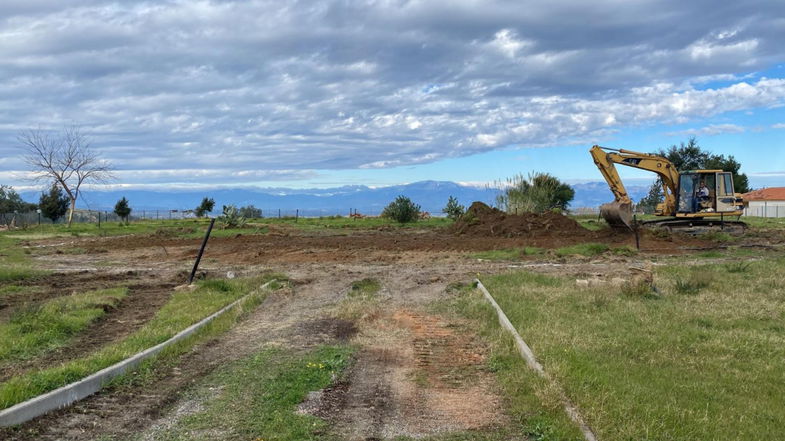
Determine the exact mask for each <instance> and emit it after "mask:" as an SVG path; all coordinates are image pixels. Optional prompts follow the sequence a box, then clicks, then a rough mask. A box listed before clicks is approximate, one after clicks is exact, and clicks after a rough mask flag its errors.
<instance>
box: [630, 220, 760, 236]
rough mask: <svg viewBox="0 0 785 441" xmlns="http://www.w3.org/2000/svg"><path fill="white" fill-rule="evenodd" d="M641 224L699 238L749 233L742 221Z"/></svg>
mask: <svg viewBox="0 0 785 441" xmlns="http://www.w3.org/2000/svg"><path fill="white" fill-rule="evenodd" d="M639 224H640V225H641V226H642V227H644V228H650V229H654V230H664V231H667V232H669V233H671V232H673V233H684V234H690V235H693V236H697V235H699V234H705V233H711V232H722V233H727V234H730V235H731V236H741V235H743V234H744V233H745V232H746V231H747V224H746V223H744V222H741V221H727V220H721V219H700V218H694V219H661V220H660V219H658V220H652V221H643V222H639Z"/></svg>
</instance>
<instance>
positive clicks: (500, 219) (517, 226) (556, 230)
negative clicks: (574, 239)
mask: <svg viewBox="0 0 785 441" xmlns="http://www.w3.org/2000/svg"><path fill="white" fill-rule="evenodd" d="M451 229H452V230H451V231H452V232H453V233H455V234H465V235H471V236H495V237H516V236H528V237H534V236H556V235H567V236H576V235H584V234H587V233H589V231H588V230H586V229H585V228H583V227H581V226H580V224H578V222H576V221H575V220H573V219H570V218H569V217H567V216H564V215H562V214H559V213H554V212H546V213H523V214H507V213H505V212H503V211H501V210H499V209H497V208H493V207H489V206H488V205H486V204H483V203H482V202H475V203H473V204H472V205H471V207H469V209H468V210H466V213H465V214H464V215H463V216H461V218H460V219H458V221H456V222H455V224H453V225H452V227H451Z"/></svg>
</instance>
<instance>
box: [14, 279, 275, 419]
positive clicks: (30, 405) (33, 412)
mask: <svg viewBox="0 0 785 441" xmlns="http://www.w3.org/2000/svg"><path fill="white" fill-rule="evenodd" d="M273 282H274V280H271V281H269V282H267V283H265V284H264V285H262V286H261V288H260V289H265V288H267V287H268V286H269V285H270V284H271V283H273ZM251 295H252V294H247V295H245V296H243V297H241V298H239V299H237V300H235V301H234V302H232V303H230V304H229V305H227V306H225V307H223V308H221V310H219V311H218V312H215V313H213V314H211V315H209V316H207V317H205V318H203V319H202V320H200V321H199V322H197V323H195V324H193V325H191V326H189V327H187V328H185V329H184V330H182V331H180V332H178V333H177V334H175V335H174V337H172V338H170V339H169V340H166V341H165V342H163V343H159V344H157V345H155V346H153V347H151V348H148V349H145V350H144V351H142V352H139V353H137V354H136V355H133V356H131V357H129V358H126V359H125V360H123V361H121V362H119V363H116V364H114V365H112V366H109V367H107V368H104V369H101V370H100V371H98V372H96V373H94V374H92V375H90V376H88V377H85V378H83V379H81V380H79V381H77V382H74V383H71V384H68V385H65V386H63V387H61V388H59V389H55V390H53V391H51V392H47V393H45V394H43V395H39V396H37V397H35V398H31V399H29V400H27V401H23V402H21V403H18V404H15V405H13V406H11V407H9V408H7V409H4V410H1V411H0V427H8V426H14V425H17V424H22V423H24V422H26V421H29V420H31V419H33V418H36V417H38V416H41V415H43V414H45V413H47V412H49V411H52V410H55V409H59V408H62V407H66V406H68V405H70V404H72V403H74V402H76V401H79V400H81V399H83V398H86V397H88V396H90V395H92V394H94V393H96V392H98V391H99V390H101V388H102V387H103V386H104V385H106V384H107V383H108V382H109V381H111V380H112V379H113V378H115V377H118V376H120V375H122V374H124V373H125V372H126V371H128V370H130V369H133V368H135V367H136V366H138V365H139V363H141V362H143V361H145V360H147V359H148V358H151V357H153V356H155V355H156V354H158V353H159V352H161V351H162V350H163V349H164V348H166V347H167V346H169V345H171V344H174V343H177V342H178V341H180V340H183V339H184V338H186V337H189V336H191V335H193V334H194V333H195V332H196V331H198V330H199V329H200V328H202V327H204V326H205V325H206V324H208V323H210V322H211V321H213V320H214V319H216V318H217V317H219V316H220V315H221V314H223V313H225V312H226V311H229V310H230V309H232V308H234V307H235V306H237V305H238V304H239V303H240V302H242V301H244V300H245V299H247V298H248V297H249V296H251Z"/></svg>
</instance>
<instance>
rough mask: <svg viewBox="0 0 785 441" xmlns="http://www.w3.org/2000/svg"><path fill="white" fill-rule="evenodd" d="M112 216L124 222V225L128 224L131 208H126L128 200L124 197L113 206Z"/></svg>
mask: <svg viewBox="0 0 785 441" xmlns="http://www.w3.org/2000/svg"><path fill="white" fill-rule="evenodd" d="M114 214H116V215H117V216H119V217H120V219H122V220H124V221H125V223H128V216H130V215H131V207H129V206H128V199H126V198H125V196H123V198H122V199H120V200H119V201H117V203H116V204H115V205H114Z"/></svg>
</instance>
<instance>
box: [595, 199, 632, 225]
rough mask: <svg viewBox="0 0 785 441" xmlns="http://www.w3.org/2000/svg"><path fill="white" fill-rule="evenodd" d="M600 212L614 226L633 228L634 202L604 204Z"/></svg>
mask: <svg viewBox="0 0 785 441" xmlns="http://www.w3.org/2000/svg"><path fill="white" fill-rule="evenodd" d="M600 214H601V215H602V217H603V218H604V219H605V222H608V225H610V226H611V227H612V228H624V229H632V204H631V203H629V202H609V203H607V204H603V205H601V206H600Z"/></svg>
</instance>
